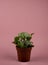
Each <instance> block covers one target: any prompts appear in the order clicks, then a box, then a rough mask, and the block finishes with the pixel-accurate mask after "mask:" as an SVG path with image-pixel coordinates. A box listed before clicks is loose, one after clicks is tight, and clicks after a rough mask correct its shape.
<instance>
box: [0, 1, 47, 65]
mask: <svg viewBox="0 0 48 65" xmlns="http://www.w3.org/2000/svg"><path fill="white" fill-rule="evenodd" d="M23 31H24V32H29V33H31V32H34V33H35V34H34V36H33V39H32V41H33V42H34V45H35V47H34V48H33V50H32V52H31V60H30V62H18V61H17V53H16V49H15V45H13V44H12V41H13V39H14V36H15V35H17V34H18V33H19V32H23ZM16 64H18V65H29V64H30V65H48V0H0V65H16Z"/></svg>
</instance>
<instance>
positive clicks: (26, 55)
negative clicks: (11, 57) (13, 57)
mask: <svg viewBox="0 0 48 65" xmlns="http://www.w3.org/2000/svg"><path fill="white" fill-rule="evenodd" d="M31 49H32V47H29V48H19V47H16V50H17V57H18V61H21V62H27V61H30V56H31Z"/></svg>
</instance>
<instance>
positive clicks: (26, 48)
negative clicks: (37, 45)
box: [13, 32, 34, 62]
mask: <svg viewBox="0 0 48 65" xmlns="http://www.w3.org/2000/svg"><path fill="white" fill-rule="evenodd" d="M33 34H34V33H31V34H29V33H27V32H21V33H18V36H15V37H14V41H13V43H14V44H15V45H16V50H17V57H18V60H19V61H22V62H27V61H30V55H31V49H32V47H34V45H33V42H31V39H32V35H33Z"/></svg>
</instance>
